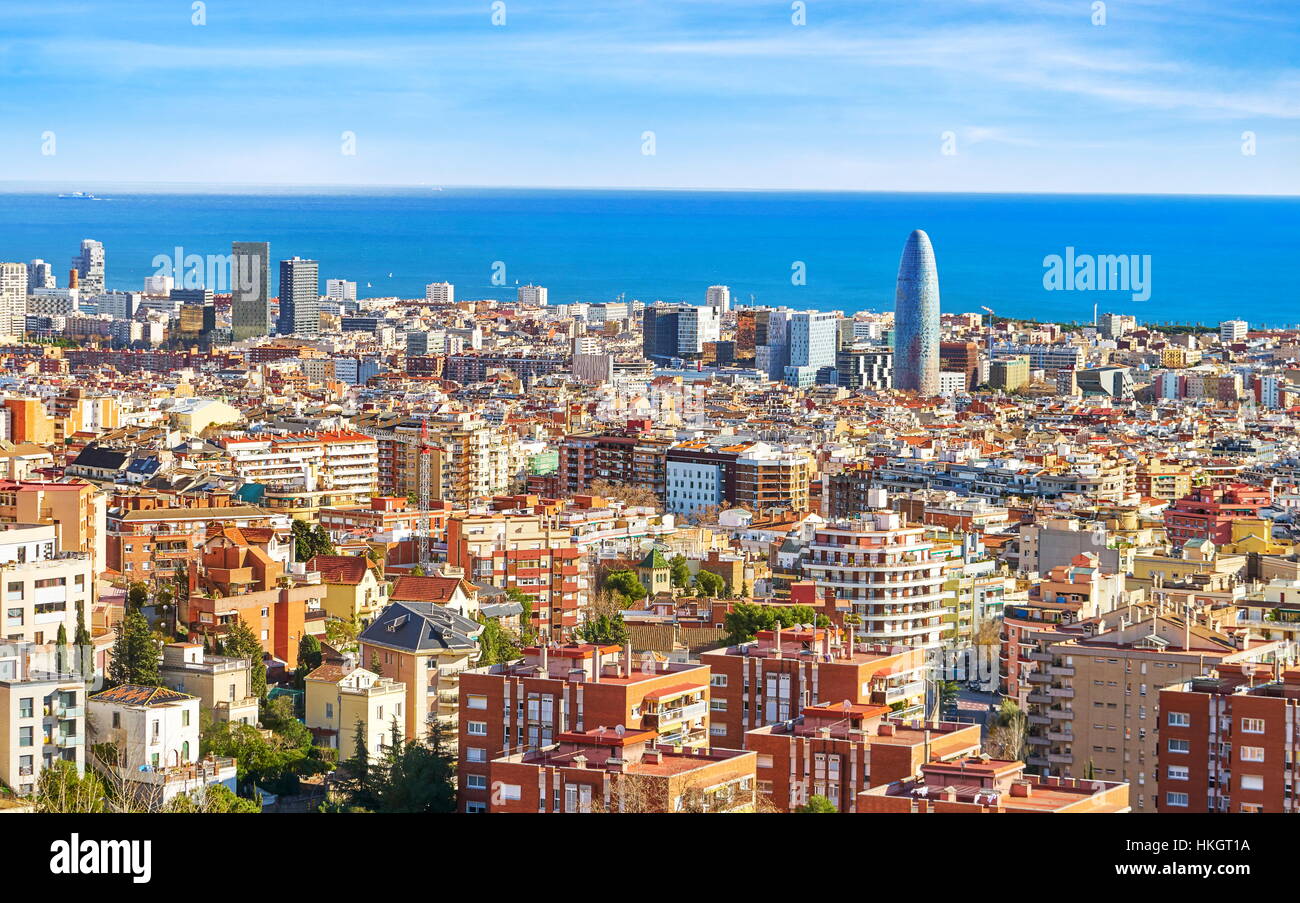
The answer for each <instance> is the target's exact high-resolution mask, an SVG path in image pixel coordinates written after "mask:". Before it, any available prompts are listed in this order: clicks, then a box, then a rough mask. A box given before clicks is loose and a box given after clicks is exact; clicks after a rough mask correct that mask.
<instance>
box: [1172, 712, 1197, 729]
mask: <svg viewBox="0 0 1300 903" xmlns="http://www.w3.org/2000/svg"><path fill="white" fill-rule="evenodd" d="M1168 723H1169V726H1170V727H1191V725H1192V716H1191V715H1189V714H1187V713H1186V712H1170V713H1169V721H1168Z"/></svg>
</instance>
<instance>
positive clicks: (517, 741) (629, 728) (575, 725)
mask: <svg viewBox="0 0 1300 903" xmlns="http://www.w3.org/2000/svg"><path fill="white" fill-rule="evenodd" d="M709 718H710V714H709V669H708V666H706V665H697V664H691V663H686V662H668V661H661V660H659V658H658V657H657V656H655V655H653V654H652V653H646V654H643V655H641V656H637V657H635V658H634V657H633V655H632V650H631V647H630V646H628V647H623V648H620V647H618V646H613V645H610V646H599V645H591V644H574V645H568V646H558V645H556V646H545V645H544V646H540V647H532V648H528V649H525V650H524V656H523V658H522V659H520V660H518V661H514V662H508V663H504V664H498V665H492V666H490V667H486V668H476V669H473V670H471V671H466V672H465V673H464V674H462V675H461V680H460V766H459V770H458V773H459V774H460V776H461V782H462V783H461V787H460V800H461V810H462V811H464V812H482V811H486V809H487V807H488V805H489V802H490V799H489V792H488V788H489V786H490V785H489V783H488V779H489V772H490V770H491V764H490V763H492V761H493V760H495V759H498V758H500V757H501V756H505V755H517V754H519V753H520V752H527V751H529V750H539V749H544V748H546V747H549V746H552V745H553V744H555V743H556V742H557V741H558V740H559V738H560V736H561V735H563V734H567V733H583V732H586V731H590V730H592V729H593V727H594V728H596V729H597V730H601V731H603V730H604V729H606V728H609V729H613V730H617V728H619V727H622V728H623V729H624V731H626V732H628V733H635V732H642V731H649V732H653V734H654V741H655V744H656V745H657V746H664V747H681V748H683V749H686V750H692V749H695V748H700V749H703V748H706V747H707V746H708V745H709Z"/></svg>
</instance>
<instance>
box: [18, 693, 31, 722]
mask: <svg viewBox="0 0 1300 903" xmlns="http://www.w3.org/2000/svg"><path fill="white" fill-rule="evenodd" d="M32 698H33V697H31V696H28V697H27V698H26V699H20V700H18V717H19V718H30V717H32Z"/></svg>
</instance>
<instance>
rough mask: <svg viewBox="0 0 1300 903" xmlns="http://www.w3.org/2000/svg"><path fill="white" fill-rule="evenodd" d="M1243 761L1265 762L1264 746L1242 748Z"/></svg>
mask: <svg viewBox="0 0 1300 903" xmlns="http://www.w3.org/2000/svg"><path fill="white" fill-rule="evenodd" d="M1241 761H1243V762H1263V761H1264V747H1262V746H1243V747H1242V748H1241Z"/></svg>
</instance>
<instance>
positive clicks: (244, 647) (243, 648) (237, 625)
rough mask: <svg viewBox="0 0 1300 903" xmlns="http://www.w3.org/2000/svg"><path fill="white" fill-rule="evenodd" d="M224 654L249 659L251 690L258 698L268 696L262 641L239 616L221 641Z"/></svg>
mask: <svg viewBox="0 0 1300 903" xmlns="http://www.w3.org/2000/svg"><path fill="white" fill-rule="evenodd" d="M221 651H222V654H224V655H227V656H229V657H231V658H244V659H248V661H249V663H250V664H251V665H252V675H251V676H250V678H249V682H250V684H251V686H250V688H249V689H250V692H252V694H253V695H254V696H256V697H257V698H258V699H261V698H263V697H265V696H266V662H265V661H264V660H263V658H262V641H261V640H259V639H258V638H257V634H255V633H253V628H251V627H249V626H248V625H247V624H245V623H244V622H243V621H242V620H240V619H239V618H235V621H234V623H233V624H231V625H230V629H229V630H228V631H226V637H225V639H224V640H223V641H222V643H221Z"/></svg>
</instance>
